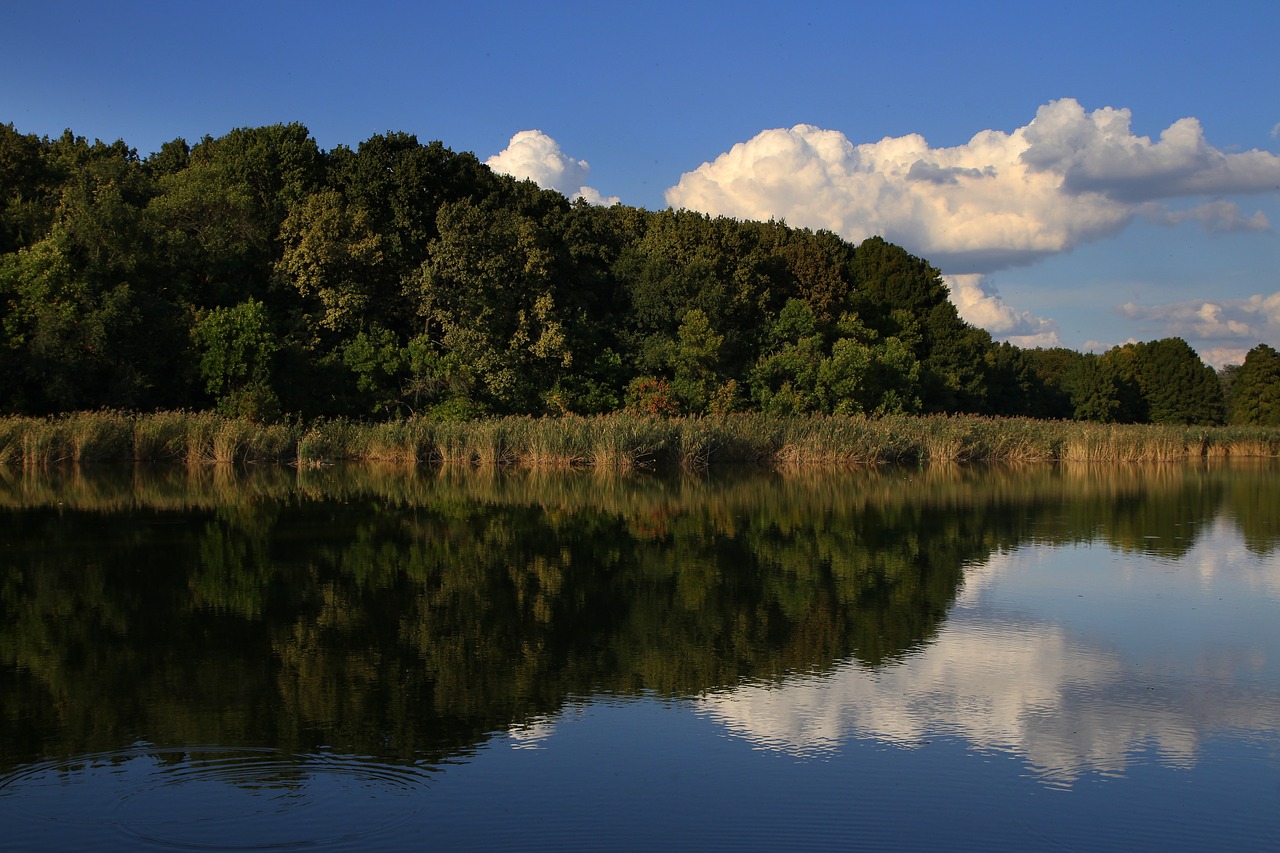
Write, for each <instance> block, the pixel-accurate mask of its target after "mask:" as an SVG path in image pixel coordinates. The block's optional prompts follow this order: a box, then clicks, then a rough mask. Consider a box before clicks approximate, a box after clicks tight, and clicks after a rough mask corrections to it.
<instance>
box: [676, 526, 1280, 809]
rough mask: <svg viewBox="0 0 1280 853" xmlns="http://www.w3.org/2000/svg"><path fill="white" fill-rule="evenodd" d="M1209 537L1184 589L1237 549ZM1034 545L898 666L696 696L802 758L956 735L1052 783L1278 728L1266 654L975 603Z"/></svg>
mask: <svg viewBox="0 0 1280 853" xmlns="http://www.w3.org/2000/svg"><path fill="white" fill-rule="evenodd" d="M1208 538H1209V539H1211V540H1212V539H1215V538H1216V537H1213V536H1210V537H1208ZM1211 544H1212V543H1211V542H1206V543H1205V545H1204V547H1202V548H1198V549H1197V552H1198V553H1195V554H1192V555H1189V559H1188V561H1187V563H1186V566H1187V568H1188V569H1190V571H1189V572H1187V573H1185V575H1184V577H1185V580H1186V582H1187V583H1190V584H1192V585H1201V586H1203V585H1204V584H1205V583H1206V579H1207V578H1211V577H1212V576H1213V575H1215V574H1217V575H1219V576H1220V575H1222V574H1223V573H1224V572H1228V571H1230V568H1231V567H1228V566H1226V565H1225V564H1224V563H1223V560H1224V559H1225V560H1227V561H1232V560H1233V555H1232V554H1230V553H1228V554H1226V555H1223V554H1222V552H1218V554H1219V559H1218V560H1217V562H1216V563H1215V559H1214V556H1213V554H1212V553H1211V552H1213V551H1214V550H1216V549H1213V548H1212V547H1210V546H1211ZM1035 553H1036V552H1035V551H1034V550H1033V551H1032V553H1030V554H1028V553H1019V554H1015V555H1000V556H998V557H997V558H996V559H994V560H992V561H991V563H989V564H988V565H986V566H982V567H977V568H975V569H974V570H972V571H971V573H970V575H969V576H968V577H967V578H966V589H965V593H964V594H963V595H962V596H961V598H960V599H959V600H958V601H957V608H956V611H955V612H953V614H952V617H951V619H950V620H949V622H948V623H947V624H946V625H945V626H944V627H943V629H942V630H941V631H940V632H939V634H938V636H937V638H936V640H935V642H933V643H931V644H930V645H929V646H927V647H925V648H923V649H921V650H920V651H919V652H917V653H916V654H914V655H912V656H910V657H908V658H906V659H904V660H903V661H901V662H900V663H899V664H897V665H894V666H891V667H887V668H882V669H871V668H868V667H866V666H864V665H862V664H859V663H857V662H855V661H847V662H845V663H842V664H840V665H839V666H837V667H836V668H835V669H834V670H833V671H830V672H827V673H822V674H806V675H797V676H794V677H791V678H788V679H786V680H784V681H783V682H781V683H752V684H748V685H744V686H740V687H737V688H733V689H729V690H725V691H718V692H711V693H708V694H705V695H703V696H700V697H698V698H697V699H696V700H695V701H696V704H697V706H698V708H699V710H700V712H701V713H704V714H705V715H707V716H708V717H710V718H712V719H714V720H716V721H717V722H719V723H720V724H722V725H723V726H724V727H725V728H726V729H727V730H728V731H729V732H731V733H733V734H734V735H736V736H739V737H742V738H744V739H746V740H748V741H750V742H751V743H753V744H755V745H757V746H759V747H761V748H765V749H772V750H778V751H781V752H785V753H788V754H792V755H796V756H800V757H806V758H823V757H826V756H830V755H833V754H835V753H837V752H838V751H839V750H840V749H841V747H842V746H843V744H845V743H846V742H847V741H849V740H851V739H873V740H876V741H879V742H882V743H886V744H891V745H894V746H898V747H902V748H915V747H918V746H922V745H924V744H926V743H928V742H929V741H930V740H931V739H935V738H958V739H961V740H963V741H964V742H966V743H968V744H969V745H970V746H971V747H972V748H973V749H974V750H977V751H981V752H1008V753H1013V754H1015V755H1018V756H1020V757H1021V758H1022V759H1023V760H1024V761H1026V763H1027V764H1028V766H1029V767H1030V769H1031V770H1032V772H1033V773H1035V775H1037V776H1038V777H1039V778H1040V779H1041V780H1042V781H1044V782H1046V783H1050V784H1070V783H1072V782H1073V781H1075V780H1076V779H1079V778H1081V777H1082V776H1084V775H1087V774H1091V773H1094V774H1100V775H1118V774H1122V773H1123V772H1124V771H1125V769H1126V767H1127V766H1128V765H1129V764H1130V763H1131V762H1132V761H1133V758H1134V756H1135V755H1136V754H1138V753H1144V752H1147V753H1154V755H1155V756H1156V758H1157V760H1159V761H1160V762H1161V763H1162V764H1164V765H1166V766H1169V767H1175V768H1189V767H1191V766H1193V765H1194V764H1195V762H1196V761H1197V756H1198V754H1199V752H1200V747H1201V743H1202V741H1203V740H1204V739H1206V738H1207V737H1209V736H1211V735H1213V734H1215V733H1221V732H1231V733H1237V734H1238V733H1241V732H1245V733H1259V734H1263V735H1265V736H1268V737H1274V734H1275V733H1276V732H1280V686H1277V684H1276V683H1275V680H1274V670H1268V662H1267V655H1266V654H1265V653H1264V652H1263V651H1262V650H1261V649H1258V650H1251V649H1250V648H1247V647H1243V646H1241V645H1240V644H1239V642H1238V641H1237V642H1234V643H1233V642H1232V641H1229V640H1225V639H1224V640H1222V641H1221V642H1215V641H1205V642H1204V643H1202V644H1201V645H1200V646H1198V647H1197V650H1196V651H1193V652H1192V653H1191V656H1190V657H1189V658H1188V657H1185V656H1181V657H1176V658H1175V657H1174V654H1173V653H1169V654H1164V653H1161V652H1159V651H1157V652H1156V653H1154V654H1147V655H1145V656H1144V655H1142V654H1137V653H1135V654H1129V653H1128V652H1126V650H1124V649H1123V648H1119V647H1116V646H1115V645H1114V643H1115V638H1114V637H1113V636H1112V635H1111V633H1109V632H1108V631H1106V630H1104V631H1102V632H1101V633H1099V634H1098V635H1097V636H1098V637H1099V639H1097V640H1091V641H1082V640H1080V639H1078V637H1079V636H1081V635H1079V634H1077V633H1075V632H1072V631H1069V630H1068V629H1066V628H1064V627H1062V626H1060V625H1057V624H1054V623H1053V622H1050V621H1048V620H1045V619H1041V618H1028V617H1027V614H1026V613H1020V612H1015V611H1013V610H1010V609H1004V610H1002V609H1001V608H999V607H995V608H992V607H979V606H977V603H978V601H979V600H980V599H982V598H984V597H990V596H989V595H988V594H989V592H990V589H991V588H992V587H993V585H995V584H996V583H998V581H999V579H1000V576H1001V575H1002V574H1004V573H1005V572H1006V571H1012V570H1013V567H1014V566H1015V565H1018V564H1019V563H1020V564H1021V565H1022V566H1023V567H1025V566H1026V562H1025V561H1026V560H1028V559H1033V560H1034V559H1036V557H1035ZM1236 556H1238V552H1237V553H1236ZM1264 568H1265V567H1264ZM1271 568H1272V569H1274V566H1272V567H1271ZM1261 574H1265V575H1273V574H1275V573H1274V571H1271V572H1262V573H1261ZM1115 577H1116V578H1117V579H1116V581H1115V582H1116V583H1118V584H1124V583H1128V582H1130V581H1131V580H1132V579H1131V578H1126V577H1124V573H1123V572H1119V573H1117V574H1116V575H1115ZM1252 579H1253V580H1256V577H1254V578H1252ZM1242 580H1245V581H1247V580H1249V578H1244V579H1242ZM1246 585H1250V586H1251V585H1252V584H1246ZM1095 592H1096V591H1095ZM1070 597H1071V598H1075V596H1074V595H1072V596H1070ZM1166 630H1177V629H1176V627H1173V626H1169V627H1167V628H1166ZM1157 633H1158V632H1157ZM1103 636H1105V637H1106V638H1107V639H1105V640H1104V639H1101V637H1103ZM1144 639H1145V641H1146V642H1151V640H1152V638H1151V637H1145V638H1144ZM1155 641H1156V643H1157V645H1158V642H1159V637H1156V638H1155Z"/></svg>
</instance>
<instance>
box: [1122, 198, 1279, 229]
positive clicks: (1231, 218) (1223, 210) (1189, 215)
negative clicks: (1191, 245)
mask: <svg viewBox="0 0 1280 853" xmlns="http://www.w3.org/2000/svg"><path fill="white" fill-rule="evenodd" d="M1142 215H1143V216H1144V217H1145V218H1146V219H1147V220H1149V221H1151V222H1154V223H1156V224H1157V225H1181V224H1182V223H1184V222H1198V223H1200V227H1201V228H1203V229H1204V230H1206V231H1210V232H1214V233H1218V234H1226V233H1231V232H1248V231H1270V230H1271V221H1270V220H1269V219H1267V215H1266V214H1265V213H1263V212H1262V211H1261V210H1257V211H1254V213H1253V215H1252V216H1248V217H1246V216H1245V215H1244V214H1243V213H1241V211H1240V205H1238V204H1236V203H1235V202H1232V201H1223V200H1219V201H1211V202H1208V203H1207V204H1201V205H1198V206H1196V207H1192V208H1189V209H1187V210H1169V209H1168V208H1165V207H1163V206H1161V205H1158V204H1145V205H1143V206H1142Z"/></svg>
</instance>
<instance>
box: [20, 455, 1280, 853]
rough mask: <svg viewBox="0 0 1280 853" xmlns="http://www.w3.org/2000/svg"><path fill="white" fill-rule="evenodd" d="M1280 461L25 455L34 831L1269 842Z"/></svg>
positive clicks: (25, 769) (502, 841)
mask: <svg viewBox="0 0 1280 853" xmlns="http://www.w3.org/2000/svg"><path fill="white" fill-rule="evenodd" d="M1277 474H1280V468H1278V467H1277V466H1275V465H1274V464H1270V463H1265V464H1264V463H1256V464H1246V463H1236V464H1231V465H1228V464H1226V463H1225V462H1215V463H1211V464H1200V465H1177V466H1160V467H1132V468H1125V467H1115V466H1111V467H1106V468H1091V467H1054V466H1034V467H1025V468H1013V469H999V468H948V467H935V468H929V469H914V468H912V469H881V470H873V471H854V472H842V473H806V474H796V475H779V474H764V473H760V472H737V473H731V474H723V475H718V476H715V477H710V478H695V477H657V476H644V475H632V476H625V477H613V478H602V477H600V476H598V475H595V474H592V473H589V472H572V473H565V474H562V475H554V476H553V475H532V474H510V475H487V474H483V473H474V472H467V473H465V474H450V473H443V474H442V473H437V472H427V471H420V472H415V471H405V470H390V469H388V470H377V469H369V468H362V469H353V470H343V469H330V470H325V471H319V472H302V473H298V472H293V471H290V470H281V469H268V470H265V471H256V472H244V471H240V472H237V471H234V470H226V469H209V470H203V471H198V472H195V473H188V472H186V471H167V472H165V471H161V472H153V471H146V470H127V471H114V472H112V471H102V470H92V471H90V470H86V471H74V470H69V471H61V472H51V473H49V474H47V475H41V476H38V477H37V476H30V475H21V474H13V473H0V553H2V554H3V564H0V721H2V723H3V729H2V730H0V826H3V827H4V828H5V830H4V831H5V841H4V846H5V849H17V850H26V849H30V850H37V849H38V850H50V849H65V850H72V849H84V848H87V847H92V848H95V849H138V848H144V849H193V848H194V849H263V848H266V849H272V848H296V847H304V848H318V849H353V850H354V849H361V850H367V849H405V848H417V847H426V846H434V847H442V848H445V849H494V848H503V847H519V848H521V849H552V848H555V849H562V848H571V849H572V848H576V849H602V848H609V849H641V848H644V849H649V848H652V847H654V846H657V845H662V846H668V847H675V848H681V849H695V848H698V849H702V848H707V847H710V848H722V849H724V848H729V849H744V848H757V849H777V848H779V847H784V846H785V847H796V846H799V847H805V848H809V849H824V848H838V849H848V848H849V847H851V846H853V847H858V846H860V847H872V848H877V849H880V848H885V849H898V848H900V849H921V848H923V847H925V846H939V847H944V848H950V849H958V848H974V849H976V848H983V849H992V848H995V849H1027V848H1028V847H1035V848H1043V847H1062V848H1066V849H1100V848H1101V849H1108V848H1109V849H1126V850H1129V849H1141V848H1159V849H1188V850H1195V849H1222V848H1224V847H1227V848H1233V849H1259V850H1261V849H1276V848H1277V846H1280V816H1278V815H1280V809H1278V808H1277V804H1280V631H1277V630H1276V625H1277V624H1280V618H1278V617H1280V556H1277V546H1278V545H1280V477H1278V476H1277Z"/></svg>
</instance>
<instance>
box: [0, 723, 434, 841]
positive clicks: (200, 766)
mask: <svg viewBox="0 0 1280 853" xmlns="http://www.w3.org/2000/svg"><path fill="white" fill-rule="evenodd" d="M429 778H430V777H429V775H428V772H427V770H426V769H425V768H422V767H419V766H415V765H395V764H386V763H383V762H379V761H377V760H374V759H371V758H368V757H364V756H350V755H338V754H332V753H325V752H321V753H315V754H303V755H297V754H292V753H285V752H281V751H279V750H274V749H255V748H231V747H217V746H196V747H182V748H168V747H165V748H161V747H153V746H147V745H137V746H133V747H129V748H127V749H122V750H117V751H113V752H102V753H94V754H90V755H81V756H75V757H72V758H65V759H58V760H52V761H44V762H39V763H36V764H30V765H26V766H24V767H21V768H19V769H18V770H16V771H13V772H11V773H8V774H5V775H3V776H0V816H4V819H3V820H2V821H0V823H5V824H6V831H5V835H6V841H5V843H6V844H12V845H14V846H15V847H16V848H19V849H22V848H26V847H29V848H30V849H51V848H53V847H66V848H68V849H70V848H74V847H80V848H81V849H103V848H104V847H110V846H112V845H113V844H114V845H117V846H120V847H121V848H125V849H127V848H131V847H137V846H139V845H140V844H149V845H153V846H159V847H168V848H178V849H217V850H253V849H264V848H276V847H287V848H299V847H302V848H305V847H314V846H329V845H336V844H351V843H352V842H356V841H360V840H361V839H367V838H369V837H370V836H373V835H378V834H381V833H384V832H386V831H387V830H390V829H393V828H395V827H397V826H399V825H401V824H403V823H405V822H406V821H407V820H409V819H410V818H411V817H412V816H413V814H414V813H415V812H416V811H417V810H418V807H419V806H420V805H421V802H422V800H421V796H422V792H423V790H424V789H425V788H426V787H427V786H428V782H429ZM55 838H56V843H51V841H53V840H54V839H55Z"/></svg>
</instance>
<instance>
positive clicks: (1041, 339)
mask: <svg viewBox="0 0 1280 853" xmlns="http://www.w3.org/2000/svg"><path fill="white" fill-rule="evenodd" d="M942 280H943V281H944V282H946V284H947V287H948V288H949V289H950V291H951V301H952V303H954V304H955V306H956V310H957V311H958V312H959V313H960V317H961V318H962V319H964V320H965V321H966V322H968V323H972V324H973V325H975V326H978V327H980V328H983V329H986V330H987V331H988V332H990V333H991V334H992V335H993V336H995V337H997V338H1001V339H1003V340H1007V341H1009V342H1010V343H1012V344H1015V345H1017V346H1020V347H1056V346H1061V345H1062V344H1061V341H1059V339H1058V324H1057V323H1055V322H1053V321H1052V320H1048V319H1045V318H1044V317H1037V316H1035V315H1034V314H1032V313H1031V312H1029V311H1018V310H1017V309H1015V308H1014V307H1013V306H1011V305H1009V303H1007V302H1005V301H1004V299H1003V298H1002V297H1001V296H1000V293H999V292H998V291H997V290H996V288H995V284H994V283H993V282H992V281H991V280H990V279H989V278H987V277H986V276H982V275H944V276H943V277H942Z"/></svg>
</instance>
